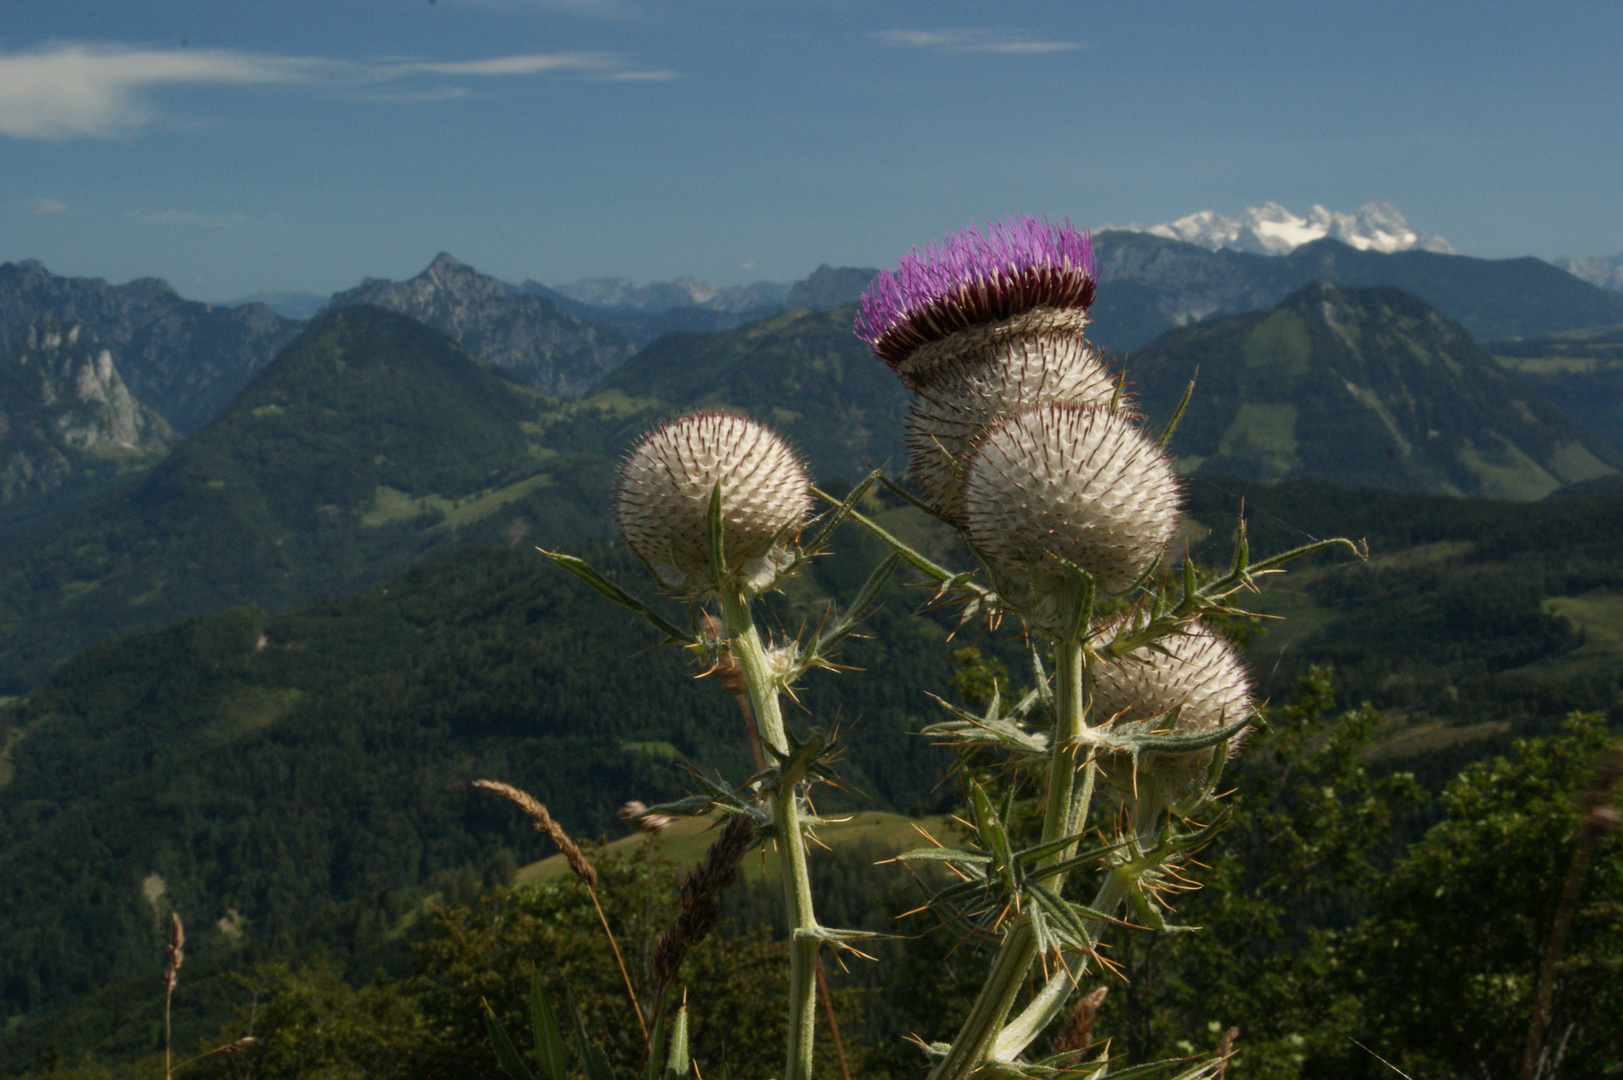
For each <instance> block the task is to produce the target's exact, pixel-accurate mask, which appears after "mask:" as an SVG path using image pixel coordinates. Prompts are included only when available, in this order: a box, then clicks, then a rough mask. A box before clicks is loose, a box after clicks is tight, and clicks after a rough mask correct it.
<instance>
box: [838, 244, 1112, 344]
mask: <svg viewBox="0 0 1623 1080" xmlns="http://www.w3.org/2000/svg"><path fill="white" fill-rule="evenodd" d="M1095 280H1096V279H1095V276H1094V263H1093V244H1092V241H1091V240H1090V239H1089V237H1088V234H1087V233H1086V232H1078V231H1077V230H1076V229H1074V228H1072V227H1071V222H1070V219H1066V221H1065V223H1064V224H1063V225H1053V224H1051V223H1050V222H1049V221H1048V220H1047V219H1046V218H1035V217H1015V216H1013V215H1010V216H1009V217H1007V218H1005V219H1004V220H1003V221H995V222H994V221H989V222H987V223H986V231H985V232H984V233H983V232H981V231H980V230H979V229H977V228H976V227H975V226H974V225H973V224H971V225H969V226H968V227H967V228H965V229H963V230H961V231H959V232H956V233H949V234H947V235H946V236H943V237H942V238H941V241H940V243H937V244H927V245H926V246H925V248H924V250H923V251H920V250H918V249H917V248H914V249H913V251H911V252H909V253H908V254H907V255H905V256H903V257H902V258H901V259H900V260H899V261H898V262H897V263H896V269H895V270H889V271H881V272H880V274H879V276H878V277H876V278H875V279H874V281H873V284H872V285H869V286H868V290H867V291H866V292H864V293H863V294H862V307H861V310H860V311H859V312H858V314H857V321H856V325H855V330H856V334H857V337H859V338H861V339H862V340H863V341H865V342H867V344H868V347H869V348H871V349H872V350H873V351H874V355H876V356H878V357H879V359H881V360H883V361H884V362H885V363H887V364H889V365H890V366H891V367H892V368H897V367H900V365H901V363H902V362H903V361H904V360H906V359H907V356H908V354H909V353H911V352H912V351H913V350H914V349H916V348H918V347H919V346H920V345H923V344H924V343H925V342H928V341H938V340H940V339H941V338H944V337H947V336H948V335H949V334H953V333H955V332H957V331H959V330H963V329H965V328H966V327H970V326H975V325H978V324H981V323H989V322H996V321H998V320H1001V319H1008V318H1012V317H1013V316H1015V315H1019V314H1020V313H1022V312H1025V311H1029V310H1031V309H1032V308H1036V307H1055V308H1081V309H1082V310H1083V311H1086V310H1087V309H1088V307H1089V306H1090V305H1091V304H1092V303H1093V290H1094V284H1095Z"/></svg>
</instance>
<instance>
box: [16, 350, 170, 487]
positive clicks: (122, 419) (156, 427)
mask: <svg viewBox="0 0 1623 1080" xmlns="http://www.w3.org/2000/svg"><path fill="white" fill-rule="evenodd" d="M174 440H175V434H174V432H173V431H172V430H171V429H170V427H169V425H168V424H167V423H165V422H164V419H163V417H161V416H159V415H158V414H157V413H156V412H154V411H153V410H152V409H149V408H148V407H147V406H145V405H143V404H141V403H140V402H139V401H136V400H135V399H134V398H133V397H131V396H130V392H129V390H128V389H127V388H126V387H125V385H124V380H123V379H121V378H119V374H118V369H117V367H115V366H114V364H113V357H112V353H111V352H110V351H109V350H108V349H107V348H106V347H105V346H103V345H102V344H101V342H100V341H98V340H96V336H95V335H94V334H92V333H91V332H90V330H89V329H88V328H87V327H85V326H84V325H82V324H80V323H67V324H65V325H64V324H62V323H58V322H56V321H55V320H53V319H40V320H38V321H36V322H35V323H33V324H32V325H31V326H30V327H29V328H28V333H27V336H26V337H25V338H24V339H23V343H22V344H21V345H19V346H18V347H17V348H16V349H14V350H12V352H11V354H10V355H9V356H6V357H5V358H4V359H3V360H0V503H12V502H15V501H17V500H18V499H21V498H25V497H27V496H29V495H37V494H42V493H45V492H52V491H56V490H58V489H61V488H71V487H74V486H80V485H83V484H84V483H86V482H87V481H91V480H94V479H98V478H101V477H103V476H106V475H108V474H116V473H118V472H120V471H123V470H125V469H128V468H130V467H139V466H143V465H149V464H151V463H152V462H154V461H156V460H158V459H159V458H161V457H163V455H164V454H165V453H167V452H168V450H169V447H170V445H171V444H172V443H173V442H174Z"/></svg>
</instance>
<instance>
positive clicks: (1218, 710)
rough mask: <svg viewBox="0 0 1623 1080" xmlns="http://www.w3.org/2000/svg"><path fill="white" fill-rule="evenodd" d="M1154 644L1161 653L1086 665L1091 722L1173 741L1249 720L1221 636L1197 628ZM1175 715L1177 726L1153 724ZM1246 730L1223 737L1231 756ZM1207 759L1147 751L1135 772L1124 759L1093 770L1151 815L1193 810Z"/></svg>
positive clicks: (1199, 754)
mask: <svg viewBox="0 0 1623 1080" xmlns="http://www.w3.org/2000/svg"><path fill="white" fill-rule="evenodd" d="M1159 645H1160V647H1161V648H1162V649H1165V650H1166V651H1165V652H1158V651H1156V650H1154V649H1150V648H1148V647H1145V648H1142V649H1136V650H1134V651H1133V652H1131V653H1129V654H1128V655H1127V656H1124V657H1120V658H1117V659H1101V660H1099V661H1097V662H1096V663H1094V664H1093V665H1092V666H1091V668H1090V669H1089V670H1090V672H1091V674H1092V677H1093V710H1092V712H1093V716H1094V718H1095V722H1103V721H1105V720H1109V719H1111V718H1115V722H1116V725H1117V727H1121V726H1123V725H1133V724H1153V726H1154V727H1157V728H1160V727H1167V728H1169V729H1170V730H1171V731H1172V732H1173V733H1175V734H1178V735H1198V734H1201V733H1204V732H1212V731H1220V730H1222V729H1223V728H1226V727H1232V726H1233V725H1234V724H1236V723H1238V722H1239V721H1241V720H1243V719H1245V718H1246V717H1247V716H1250V715H1251V713H1252V711H1253V709H1254V703H1253V702H1252V698H1251V683H1250V680H1249V679H1248V678H1247V676H1246V672H1245V666H1244V665H1243V664H1241V662H1240V659H1239V657H1238V656H1236V655H1235V652H1234V647H1233V646H1232V645H1230V644H1229V642H1228V640H1227V639H1226V638H1224V637H1222V636H1221V635H1219V634H1217V633H1215V632H1213V631H1212V630H1211V629H1210V628H1209V627H1206V626H1204V625H1202V624H1199V623H1196V624H1194V625H1193V626H1191V627H1190V628H1188V629H1187V630H1186V631H1184V632H1183V633H1178V634H1174V635H1172V636H1171V637H1166V638H1162V639H1161V641H1160V642H1159ZM1174 709H1176V710H1178V716H1177V719H1176V721H1175V722H1167V723H1154V722H1155V721H1157V720H1158V718H1161V717H1166V716H1167V715H1168V714H1170V713H1171V712H1172V711H1173V710H1174ZM1249 730H1250V729H1249V728H1248V729H1245V730H1243V731H1241V732H1240V733H1239V734H1237V735H1235V736H1233V737H1232V738H1230V739H1229V741H1228V746H1227V752H1228V756H1229V757H1231V758H1232V757H1233V756H1234V755H1235V754H1237V753H1239V751H1240V748H1241V746H1242V745H1243V744H1244V742H1245V736H1246V734H1247V732H1248V731H1249ZM1213 753H1214V751H1213V749H1211V748H1208V749H1205V750H1195V751H1190V752H1188V753H1181V754H1168V753H1164V752H1161V751H1155V750H1150V751H1146V752H1144V753H1143V754H1142V755H1140V757H1139V760H1138V762H1137V766H1136V768H1135V766H1134V763H1133V761H1132V760H1131V758H1130V757H1129V755H1127V754H1125V753H1119V754H1115V755H1112V756H1108V757H1104V758H1101V759H1100V762H1099V767H1100V770H1101V772H1102V773H1103V774H1104V776H1105V778H1106V779H1107V780H1108V781H1109V782H1110V783H1111V784H1112V786H1114V787H1115V788H1117V789H1118V790H1119V791H1121V792H1123V793H1124V794H1127V793H1133V792H1136V793H1137V795H1138V799H1139V802H1140V804H1141V806H1143V807H1145V808H1147V809H1148V810H1149V811H1150V814H1149V815H1148V816H1149V817H1153V816H1154V814H1155V813H1157V812H1159V810H1160V809H1161V808H1162V807H1168V806H1170V807H1172V808H1173V809H1175V810H1184V811H1187V810H1192V809H1193V808H1194V806H1193V804H1194V803H1198V802H1199V800H1200V798H1201V797H1202V795H1203V794H1204V792H1205V788H1206V777H1207V773H1208V772H1209V770H1210V769H1211V764H1212V755H1213Z"/></svg>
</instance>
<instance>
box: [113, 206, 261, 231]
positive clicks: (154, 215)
mask: <svg viewBox="0 0 1623 1080" xmlns="http://www.w3.org/2000/svg"><path fill="white" fill-rule="evenodd" d="M130 217H132V218H134V219H135V220H136V221H141V222H145V223H146V224H148V225H203V226H205V227H207V228H210V229H229V228H231V227H233V226H236V225H241V224H242V223H243V222H244V221H247V220H248V215H247V214H200V213H197V212H196V211H192V210H133V211H131V212H130Z"/></svg>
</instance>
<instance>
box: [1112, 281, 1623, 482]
mask: <svg viewBox="0 0 1623 1080" xmlns="http://www.w3.org/2000/svg"><path fill="white" fill-rule="evenodd" d="M1197 369H1198V373H1199V374H1198V381H1197V382H1196V387H1195V391H1196V396H1195V400H1194V403H1193V405H1192V407H1191V408H1190V410H1189V412H1188V414H1187V416H1186V417H1185V419H1184V421H1183V423H1182V425H1181V426H1180V427H1179V428H1178V432H1177V435H1176V437H1175V438H1174V439H1173V442H1172V449H1173V450H1174V451H1175V453H1176V454H1177V455H1178V456H1179V458H1180V461H1179V468H1180V469H1182V470H1183V471H1185V472H1188V473H1196V474H1199V475H1217V476H1231V477H1235V478H1238V479H1242V480H1251V481H1262V482H1265V483H1273V482H1277V481H1280V480H1286V479H1293V478H1298V477H1313V478H1316V479H1320V480H1327V481H1330V482H1331V483H1336V484H1341V485H1344V486H1347V487H1374V488H1384V489H1386V490H1389V491H1410V492H1416V493H1425V494H1453V495H1473V496H1486V497H1491V498H1500V499H1521V500H1532V499H1540V498H1543V497H1544V496H1546V495H1548V494H1549V493H1550V492H1552V491H1554V490H1556V489H1557V488H1559V487H1561V486H1562V485H1563V484H1570V483H1579V482H1583V481H1587V480H1593V479H1596V478H1599V477H1604V476H1610V475H1614V474H1615V473H1616V471H1617V469H1616V466H1617V464H1618V460H1617V456H1616V455H1615V453H1614V452H1613V451H1612V450H1611V448H1610V447H1608V446H1606V445H1605V444H1604V443H1602V442H1601V441H1599V440H1598V439H1595V438H1593V437H1591V436H1589V435H1587V434H1586V433H1585V432H1583V431H1582V430H1581V429H1580V428H1578V427H1577V426H1576V425H1574V424H1573V423H1572V422H1571V421H1570V420H1568V419H1567V418H1566V417H1565V416H1564V415H1562V413H1561V412H1560V411H1559V410H1558V409H1556V408H1555V407H1554V406H1553V405H1551V404H1550V403H1549V402H1548V401H1546V400H1545V399H1544V398H1543V397H1541V396H1540V395H1539V394H1537V393H1536V392H1534V391H1532V390H1530V389H1528V388H1526V387H1524V386H1523V385H1521V384H1520V383H1519V382H1518V381H1517V380H1515V379H1514V378H1513V377H1512V376H1511V375H1509V374H1508V373H1506V372H1505V371H1504V370H1503V369H1501V368H1500V367H1499V365H1497V364H1496V363H1495V362H1494V360H1493V357H1492V356H1490V355H1489V354H1488V353H1487V351H1486V350H1484V349H1483V348H1482V346H1480V345H1478V344H1477V343H1476V342H1475V341H1473V340H1472V339H1471V337H1470V335H1469V334H1467V333H1465V331H1464V330H1463V329H1462V328H1461V327H1460V326H1459V325H1458V324H1456V323H1454V322H1452V321H1450V320H1448V319H1446V318H1444V317H1443V316H1442V315H1441V314H1439V313H1438V312H1437V311H1436V310H1435V309H1434V308H1432V307H1430V306H1429V305H1427V304H1425V303H1423V302H1422V301H1420V300H1417V299H1415V298H1414V297H1412V296H1408V295H1406V294H1404V293H1402V292H1399V291H1398V290H1396V289H1389V288H1370V289H1342V288H1337V287H1336V286H1334V285H1331V284H1329V283H1327V282H1322V281H1321V282H1313V283H1311V284H1309V285H1307V286H1305V287H1303V288H1302V289H1299V290H1298V291H1296V292H1295V293H1293V294H1291V295H1290V296H1289V297H1287V298H1286V299H1285V300H1284V301H1283V302H1282V303H1280V304H1279V305H1277V306H1276V307H1274V308H1272V309H1271V310H1268V311H1259V312H1252V313H1249V314H1245V315H1234V316H1229V317H1226V318H1222V319H1214V320H1212V321H1210V322H1206V323H1202V324H1201V325H1199V326H1193V327H1189V328H1187V329H1184V330H1179V331H1174V332H1173V333H1170V334H1167V335H1166V336H1165V337H1162V338H1160V339H1158V340H1157V341H1155V342H1154V343H1153V344H1151V345H1150V346H1148V347H1146V348H1144V349H1142V350H1140V351H1139V352H1138V353H1136V354H1134V356H1133V357H1132V358H1131V360H1130V361H1129V364H1128V378H1129V380H1130V381H1131V383H1132V384H1133V386H1134V388H1135V389H1136V390H1137V392H1138V393H1139V396H1140V404H1141V407H1142V408H1143V409H1144V412H1145V413H1146V415H1147V416H1149V417H1150V419H1151V421H1152V422H1154V423H1157V424H1164V423H1165V422H1166V421H1167V420H1168V419H1169V418H1170V417H1171V415H1172V411H1173V409H1174V408H1175V407H1176V404H1177V400H1178V395H1179V394H1180V393H1181V392H1182V388H1183V386H1184V385H1185V384H1186V383H1187V382H1188V381H1189V380H1190V379H1192V378H1195V377H1196V372H1197Z"/></svg>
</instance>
